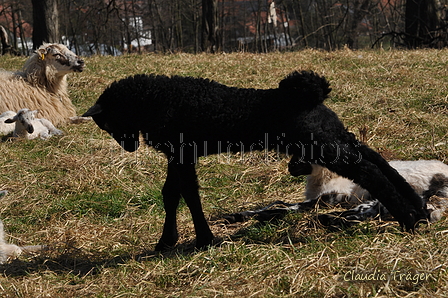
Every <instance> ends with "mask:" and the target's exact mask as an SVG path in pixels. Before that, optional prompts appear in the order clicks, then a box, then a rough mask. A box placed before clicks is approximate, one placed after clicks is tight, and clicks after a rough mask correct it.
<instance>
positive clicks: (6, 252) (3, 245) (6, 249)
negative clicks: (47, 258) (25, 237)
mask: <svg viewBox="0 0 448 298" xmlns="http://www.w3.org/2000/svg"><path fill="white" fill-rule="evenodd" d="M7 193H8V192H7V191H6V190H1V191H0V197H3V196H4V195H6V194H7ZM46 248H47V247H46V246H45V245H30V246H17V245H15V244H10V243H7V242H6V241H5V231H4V228H3V222H2V221H1V220H0V264H5V263H7V262H9V261H12V260H14V259H16V258H18V257H19V256H20V255H21V254H22V253H26V254H30V253H37V252H41V251H43V250H45V249H46Z"/></svg>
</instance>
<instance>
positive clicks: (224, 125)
mask: <svg viewBox="0 0 448 298" xmlns="http://www.w3.org/2000/svg"><path fill="white" fill-rule="evenodd" d="M330 91H331V89H330V88H329V83H328V82H327V81H326V79H325V78H324V77H321V76H319V75H317V74H315V73H314V72H310V71H302V72H298V71H296V72H293V73H291V74H289V75H288V76H287V77H286V78H284V79H283V80H282V81H281V82H280V84H279V87H278V88H275V89H266V90H264V89H241V88H235V87H228V86H225V85H222V84H219V83H217V82H214V81H210V80H208V79H202V78H192V77H180V76H173V77H167V76H162V75H135V76H131V77H128V78H126V79H122V80H120V81H118V82H114V83H112V84H111V85H110V86H109V87H108V88H106V90H105V91H104V93H103V94H102V95H101V96H100V97H99V99H98V101H97V102H96V104H95V105H93V106H92V107H91V108H90V109H89V110H88V111H87V112H86V113H85V114H84V115H83V116H92V117H93V119H94V121H95V122H96V124H97V125H98V126H99V127H100V128H101V129H103V130H105V131H107V132H108V133H109V134H110V135H111V136H112V137H113V138H114V139H115V140H116V141H117V142H118V143H119V144H120V145H121V146H122V147H123V148H124V149H125V150H127V151H130V152H132V151H135V150H137V148H138V147H139V136H140V133H141V134H142V136H143V139H144V140H145V142H146V143H147V144H148V145H149V146H152V147H154V148H155V149H157V150H159V151H161V152H163V153H164V154H165V155H166V157H167V159H168V170H167V171H168V172H167V178H166V181H165V184H164V186H163V189H162V194H163V202H164V208H165V212H166V217H165V224H164V227H163V233H162V237H161V238H160V240H159V242H158V244H157V246H156V250H165V249H167V248H170V247H172V246H174V245H175V244H176V242H177V240H178V233H177V226H176V210H177V207H178V204H179V200H180V198H181V196H182V197H183V198H184V200H185V202H186V203H187V206H188V208H189V210H190V212H191V215H192V218H193V222H194V227H195V232H196V247H197V248H202V247H205V246H207V245H210V244H211V243H212V240H213V234H212V232H211V231H210V228H209V226H208V224H207V221H206V219H205V217H204V213H203V211H202V206H201V201H200V197H199V192H198V188H199V185H198V180H197V175H196V169H195V165H196V163H197V162H198V158H199V157H201V156H206V155H210V154H219V153H226V152H248V151H253V150H276V151H277V152H279V153H284V154H286V156H294V160H298V161H300V162H301V163H304V162H306V163H309V164H319V165H322V166H324V167H327V168H328V169H330V170H331V171H333V172H335V173H337V174H339V175H341V176H343V177H347V178H349V179H352V180H353V181H354V182H355V183H358V184H359V185H361V186H362V187H363V188H365V189H367V190H368V191H369V192H370V193H371V194H372V195H374V196H375V197H376V198H377V199H378V200H380V201H381V203H383V204H384V206H386V208H387V209H388V210H389V211H390V213H391V214H392V215H393V216H394V217H395V219H396V220H398V222H399V223H400V224H401V226H403V227H404V228H406V229H407V230H413V229H414V228H415V226H416V224H417V223H418V222H420V221H423V220H426V219H427V217H428V212H427V210H426V207H425V204H424V202H423V200H422V199H421V198H420V197H419V196H418V195H417V194H416V193H415V192H414V190H413V189H412V188H411V187H410V186H409V184H408V183H407V182H406V181H405V180H404V179H403V178H402V177H401V176H400V175H399V174H398V173H397V171H396V170H394V169H393V168H392V167H391V166H390V165H389V163H388V162H386V161H385V160H384V159H383V158H382V157H381V156H380V155H379V154H378V153H376V152H375V151H373V150H372V149H370V148H368V147H367V146H365V145H362V144H361V143H360V142H359V141H357V140H356V138H355V136H354V135H353V134H352V133H349V132H348V131H347V130H346V129H345V128H344V125H343V124H342V123H341V121H340V120H339V119H338V117H337V115H336V114H335V113H334V112H333V111H331V110H330V109H329V108H328V107H326V106H325V105H324V104H323V102H324V100H325V99H326V98H327V96H328V94H329V92H330Z"/></svg>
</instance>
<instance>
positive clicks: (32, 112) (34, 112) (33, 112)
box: [30, 110, 39, 116]
mask: <svg viewBox="0 0 448 298" xmlns="http://www.w3.org/2000/svg"><path fill="white" fill-rule="evenodd" d="M37 113H39V110H34V111H31V112H30V114H31V115H33V116H36V114H37Z"/></svg>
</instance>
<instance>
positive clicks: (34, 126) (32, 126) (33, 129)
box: [4, 109, 63, 140]
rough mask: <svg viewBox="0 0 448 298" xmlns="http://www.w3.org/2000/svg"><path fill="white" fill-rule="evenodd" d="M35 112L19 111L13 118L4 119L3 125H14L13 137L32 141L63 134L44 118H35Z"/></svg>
mask: <svg viewBox="0 0 448 298" xmlns="http://www.w3.org/2000/svg"><path fill="white" fill-rule="evenodd" d="M36 113H37V110H34V111H30V110H29V109H21V110H19V111H18V112H17V114H15V115H14V116H13V117H11V118H8V119H6V120H5V121H4V122H5V123H15V126H14V131H13V134H12V136H13V137H20V138H24V139H27V140H32V139H35V138H37V137H39V138H41V139H42V140H46V139H48V138H50V137H51V136H53V135H61V134H63V132H62V131H61V130H59V129H57V128H56V127H55V126H54V125H53V124H52V123H51V122H50V121H48V120H47V119H44V118H35V115H36Z"/></svg>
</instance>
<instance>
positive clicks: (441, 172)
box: [289, 159, 448, 222]
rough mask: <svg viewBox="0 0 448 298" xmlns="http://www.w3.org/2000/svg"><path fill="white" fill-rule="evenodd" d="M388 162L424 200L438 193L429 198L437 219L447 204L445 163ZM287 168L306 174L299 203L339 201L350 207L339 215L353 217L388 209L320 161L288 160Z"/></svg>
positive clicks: (383, 212)
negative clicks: (308, 162)
mask: <svg viewBox="0 0 448 298" xmlns="http://www.w3.org/2000/svg"><path fill="white" fill-rule="evenodd" d="M389 164H390V165H391V166H392V167H393V168H394V169H396V170H397V171H398V173H399V174H400V175H401V176H402V177H403V178H405V179H406V181H407V182H408V183H409V184H410V185H411V187H412V188H413V189H414V190H415V191H416V193H417V194H418V195H420V196H421V197H422V198H423V199H424V200H425V201H428V200H429V199H430V198H431V197H432V196H437V197H439V199H438V200H437V202H434V203H431V202H428V203H427V204H428V209H429V210H430V213H431V216H430V221H431V222H434V221H437V220H439V219H440V217H441V216H442V214H443V212H444V210H445V209H446V207H447V199H448V165H446V164H444V163H443V162H441V161H438V160H413V161H403V160H393V161H390V162H389ZM289 172H290V173H291V174H292V175H293V176H299V175H307V181H306V188H305V201H304V202H303V203H299V204H305V206H310V205H313V203H317V201H318V200H320V201H321V202H323V203H325V204H328V205H330V206H335V205H341V206H342V207H344V208H352V209H351V210H349V211H348V212H345V213H341V214H339V216H342V217H344V215H347V216H346V217H347V218H348V219H353V220H364V219H366V218H367V217H374V216H376V215H378V214H379V213H382V214H383V215H384V214H387V213H388V211H387V209H386V208H384V207H383V206H382V205H381V204H380V203H379V202H378V200H376V199H375V198H374V197H372V195H371V194H370V193H369V192H368V191H367V190H366V189H364V188H362V187H361V186H360V185H358V184H356V183H354V182H353V181H352V180H349V179H347V178H344V177H341V176H339V175H337V174H336V173H334V172H331V171H330V170H329V169H327V168H325V167H322V166H320V165H315V164H313V165H309V164H304V163H300V162H297V161H296V160H294V159H293V160H291V162H290V163H289Z"/></svg>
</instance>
